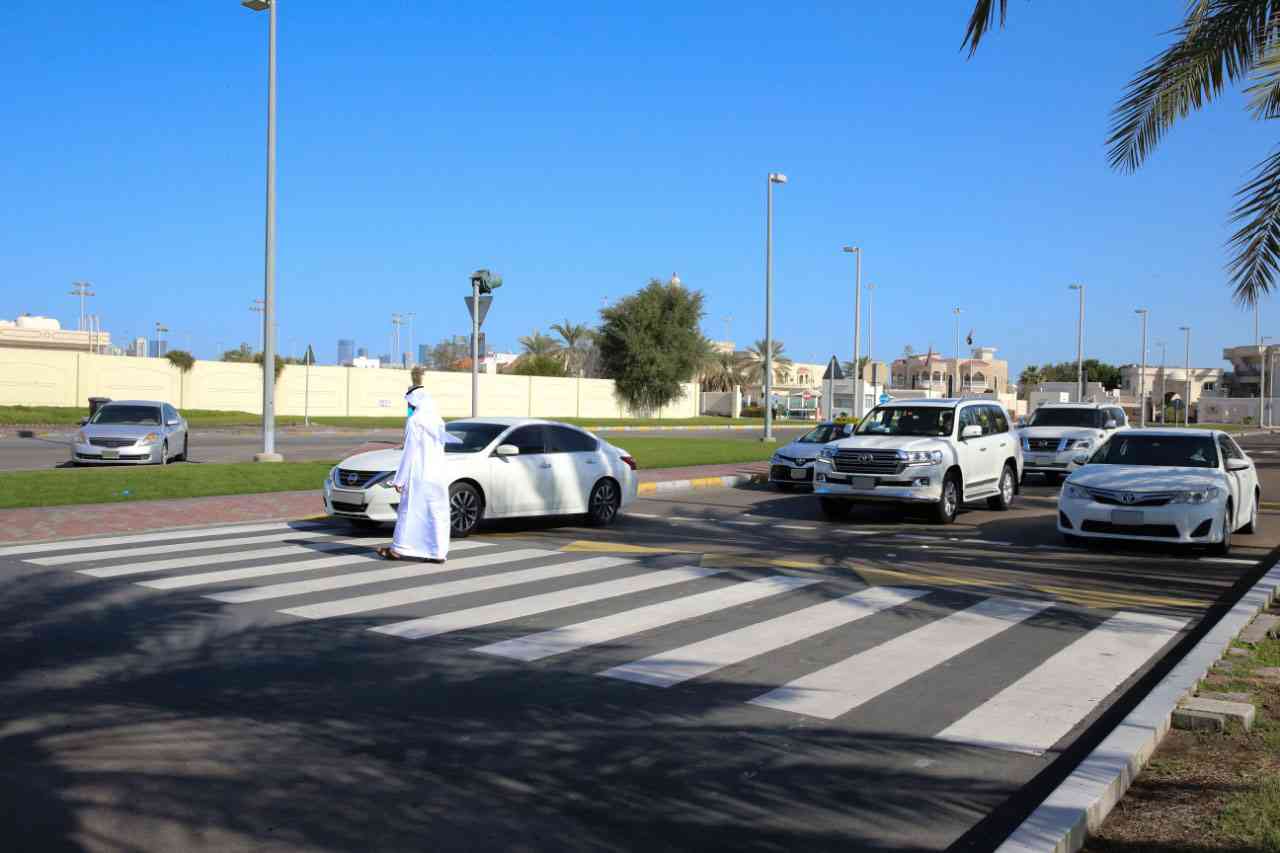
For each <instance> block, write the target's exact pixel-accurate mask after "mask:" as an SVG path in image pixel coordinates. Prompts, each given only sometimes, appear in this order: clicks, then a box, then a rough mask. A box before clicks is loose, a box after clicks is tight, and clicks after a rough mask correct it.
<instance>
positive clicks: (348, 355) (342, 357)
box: [338, 338, 356, 364]
mask: <svg viewBox="0 0 1280 853" xmlns="http://www.w3.org/2000/svg"><path fill="white" fill-rule="evenodd" d="M355 357H356V342H355V341H353V340H349V339H347V338H339V339H338V364H350V363H351V361H352V359H354V358H355Z"/></svg>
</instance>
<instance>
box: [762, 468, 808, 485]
mask: <svg viewBox="0 0 1280 853" xmlns="http://www.w3.org/2000/svg"><path fill="white" fill-rule="evenodd" d="M796 467H797V468H799V467H800V466H799V465H797V466H796ZM769 476H770V478H772V479H774V480H781V481H783V482H786V483H807V482H809V481H810V480H812V479H813V469H812V468H806V469H805V471H804V477H803V478H802V479H799V480H796V479H794V478H792V476H791V468H790V467H788V466H786V465H774V466H773V467H772V468H771V469H769Z"/></svg>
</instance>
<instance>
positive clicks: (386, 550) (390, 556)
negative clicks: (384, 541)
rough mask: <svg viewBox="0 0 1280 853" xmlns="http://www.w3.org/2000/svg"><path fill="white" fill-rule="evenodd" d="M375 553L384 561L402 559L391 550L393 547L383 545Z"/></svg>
mask: <svg viewBox="0 0 1280 853" xmlns="http://www.w3.org/2000/svg"><path fill="white" fill-rule="evenodd" d="M374 553H376V554H377V555H378V556H379V557H381V558H382V559H384V560H399V559H400V555H399V554H397V553H396V552H395V551H392V550H391V546H390V545H383V546H382V547H381V548H379V549H378V550H377V551H376V552H374Z"/></svg>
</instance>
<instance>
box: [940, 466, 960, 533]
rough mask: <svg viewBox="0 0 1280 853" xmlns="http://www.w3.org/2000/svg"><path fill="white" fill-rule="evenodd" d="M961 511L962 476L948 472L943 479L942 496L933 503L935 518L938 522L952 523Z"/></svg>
mask: <svg viewBox="0 0 1280 853" xmlns="http://www.w3.org/2000/svg"><path fill="white" fill-rule="evenodd" d="M959 513H960V478H959V477H957V476H956V475H955V473H954V472H953V473H950V474H948V475H947V476H946V477H945V478H944V479H943V481H942V498H941V499H940V500H939V501H938V502H937V503H936V504H934V505H933V520H934V522H936V523H937V524H950V523H951V522H953V521H955V520H956V516H957V515H958V514H959Z"/></svg>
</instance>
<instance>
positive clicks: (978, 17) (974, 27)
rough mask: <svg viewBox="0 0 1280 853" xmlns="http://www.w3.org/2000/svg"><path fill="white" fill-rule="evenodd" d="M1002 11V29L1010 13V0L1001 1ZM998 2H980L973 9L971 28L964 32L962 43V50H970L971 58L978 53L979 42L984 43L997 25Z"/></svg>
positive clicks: (987, 0) (991, 0) (990, 0)
mask: <svg viewBox="0 0 1280 853" xmlns="http://www.w3.org/2000/svg"><path fill="white" fill-rule="evenodd" d="M998 8H999V10H1000V27H1001V28H1003V27H1004V19H1005V16H1006V15H1007V14H1008V12H1009V0H999V7H998ZM996 9H997V0H978V2H977V4H975V5H974V7H973V14H972V15H970V16H969V26H968V27H967V28H965V31H964V41H962V42H961V43H960V49H961V50H963V49H964V48H966V47H967V48H969V57H970V58H971V59H972V58H973V55H974V54H975V53H977V52H978V42H980V41H982V37H983V36H985V35H986V34H987V31H988V30H990V29H991V28H992V27H993V26H995V23H996Z"/></svg>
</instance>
